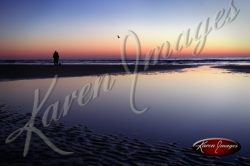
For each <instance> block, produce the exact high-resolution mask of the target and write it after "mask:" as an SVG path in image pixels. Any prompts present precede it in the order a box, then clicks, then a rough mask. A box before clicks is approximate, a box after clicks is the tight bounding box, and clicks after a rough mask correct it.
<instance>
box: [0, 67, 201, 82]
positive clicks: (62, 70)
mask: <svg viewBox="0 0 250 166" xmlns="http://www.w3.org/2000/svg"><path fill="white" fill-rule="evenodd" d="M195 66H197V65H185V64H183V65H173V64H169V65H150V66H149V68H148V69H147V70H146V71H145V70H144V65H138V72H157V71H169V70H181V69H184V68H191V67H195ZM128 68H129V70H130V71H131V73H134V70H135V69H134V68H135V65H128ZM124 73H126V72H125V69H124V67H123V65H121V64H107V65H106V64H81V65H62V66H53V65H0V80H8V79H9V80H12V79H32V78H53V77H54V76H55V75H58V76H59V77H76V76H87V75H101V74H124Z"/></svg>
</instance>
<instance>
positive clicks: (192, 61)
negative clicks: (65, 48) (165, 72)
mask: <svg viewBox="0 0 250 166" xmlns="http://www.w3.org/2000/svg"><path fill="white" fill-rule="evenodd" d="M145 62H147V60H145V59H141V60H139V61H138V63H139V64H145ZM60 63H61V64H62V65H74V64H75V65H79V64H122V61H121V60H120V59H99V60H95V59H61V60H60ZM126 63H128V64H135V63H137V62H136V61H135V60H132V59H127V60H126ZM150 63H153V61H152V60H151V61H150ZM157 63H158V64H183V63H185V64H235V63H237V64H250V58H248V57H244V58H169V59H165V60H164V59H160V60H158V61H157ZM1 64H8V65H22V64H23V65H51V64H53V60H52V59H49V60H48V59H45V60H0V65H1Z"/></svg>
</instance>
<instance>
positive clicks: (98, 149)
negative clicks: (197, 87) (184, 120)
mask: <svg viewBox="0 0 250 166" xmlns="http://www.w3.org/2000/svg"><path fill="white" fill-rule="evenodd" d="M29 117H30V114H22V113H20V112H18V111H12V110H9V109H8V107H6V106H5V105H3V104H2V105H0V125H1V135H0V142H1V146H0V151H1V153H0V158H1V160H0V163H1V165H2V166H8V165H13V166H17V165H18V166H26V165H37V166H44V165H45V166H50V165H51V166H52V165H57V164H60V165H187V166H188V165H190V166H192V165H207V166H209V165H211V166H212V165H249V164H250V159H249V158H245V157H237V158H235V160H233V161H230V162H228V161H222V160H221V158H220V157H213V156H205V155H201V154H198V153H195V152H194V151H193V150H192V148H183V147H180V146H179V145H178V144H176V143H174V142H172V143H170V142H164V141H161V142H158V143H155V144H150V143H147V142H144V141H141V140H138V139H136V138H128V137H126V136H122V135H112V134H110V135H102V134H98V133H96V132H95V131H92V130H91V129H89V128H88V127H87V126H82V125H76V126H73V127H70V128H67V127H65V126H64V125H63V124H62V123H58V124H56V125H51V126H50V127H48V128H44V129H43V130H42V131H43V132H44V133H45V135H46V136H48V137H49V138H50V140H51V141H52V142H53V143H54V144H56V145H57V146H59V147H61V148H63V149H64V150H69V151H73V152H74V154H73V155H69V156H62V155H59V154H57V153H56V152H54V151H53V150H51V149H50V148H49V147H48V146H46V145H45V143H44V142H42V141H41V139H40V138H39V137H38V136H37V135H36V134H33V137H32V143H31V147H30V151H29V154H28V156H27V157H25V158H24V157H23V155H22V154H23V146H24V142H25V139H26V133H23V134H22V135H21V136H20V137H19V138H18V139H17V140H16V141H15V142H13V143H11V144H5V143H4V142H5V139H6V138H7V136H8V134H9V133H11V132H13V131H15V130H16V129H17V128H19V127H22V126H23V124H25V122H26V121H27V120H28V119H29ZM35 123H36V126H37V127H38V128H42V124H41V120H40V119H37V121H36V122H35Z"/></svg>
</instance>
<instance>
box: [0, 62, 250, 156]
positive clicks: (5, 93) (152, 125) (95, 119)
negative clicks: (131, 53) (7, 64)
mask: <svg viewBox="0 0 250 166" xmlns="http://www.w3.org/2000/svg"><path fill="white" fill-rule="evenodd" d="M99 78H100V76H83V77H68V78H59V79H58V80H57V83H56V85H55V89H54V90H53V92H52V94H51V96H50V97H49V99H48V100H47V101H46V103H45V105H44V106H43V107H42V109H41V112H40V113H39V116H41V117H42V116H43V115H44V114H43V113H44V111H45V109H46V108H47V107H48V106H49V105H50V104H53V103H54V102H56V101H59V102H60V108H62V105H63V102H64V99H65V97H66V96H67V95H69V94H71V93H72V92H73V91H75V90H79V89H81V87H83V86H85V85H86V84H88V83H90V84H94V82H95V81H96V80H98V79H99ZM110 78H111V79H112V80H114V81H115V82H114V86H113V88H112V89H111V90H110V91H109V92H104V91H103V90H102V88H101V91H100V95H99V96H98V97H97V98H95V99H94V100H91V101H90V102H89V103H88V104H87V105H86V106H79V104H78V103H77V101H75V100H74V101H73V104H72V107H71V109H70V111H69V114H68V115H67V116H65V117H63V118H61V119H60V121H59V122H61V123H63V124H64V125H66V126H73V125H77V124H82V125H84V126H88V127H89V128H90V129H92V130H94V131H96V132H97V133H102V134H107V135H109V134H113V135H124V136H127V137H130V138H138V139H142V140H145V141H148V142H159V141H166V142H176V143H178V144H179V145H181V146H182V147H192V145H193V143H194V142H196V141H197V140H200V139H204V138H210V137H224V138H229V139H232V140H235V141H238V142H239V143H240V144H241V146H242V149H241V150H240V151H239V152H238V153H236V154H235V155H232V156H231V157H234V156H237V155H243V156H248V157H249V154H250V149H249V147H250V142H249V131H250V102H249V99H250V88H249V82H250V74H245V73H232V72H228V71H226V70H223V69H216V68H211V66H210V65H203V66H200V67H196V68H189V69H183V70H180V71H171V72H154V73H140V74H139V75H138V80H137V87H136V90H135V103H136V106H137V107H139V108H146V107H147V108H149V110H148V111H146V112H144V113H143V114H136V113H134V112H133V110H132V109H131V107H130V100H129V97H130V93H131V92H130V90H131V86H132V83H133V78H134V74H123V75H117V74H116V75H110ZM51 82H52V79H51V78H50V79H30V80H15V81H2V82H0V89H1V93H0V102H1V103H4V104H6V105H7V106H8V108H9V109H10V110H18V111H21V112H25V113H26V112H30V113H31V112H32V108H33V102H34V91H35V90H36V89H40V92H41V94H40V96H41V98H42V97H43V96H44V95H45V93H46V91H47V89H48V87H49V85H50V84H51ZM51 125H55V124H51Z"/></svg>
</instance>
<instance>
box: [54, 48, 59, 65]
mask: <svg viewBox="0 0 250 166" xmlns="http://www.w3.org/2000/svg"><path fill="white" fill-rule="evenodd" d="M53 59H54V65H55V66H58V65H59V54H58V52H57V51H55V52H54V54H53Z"/></svg>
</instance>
